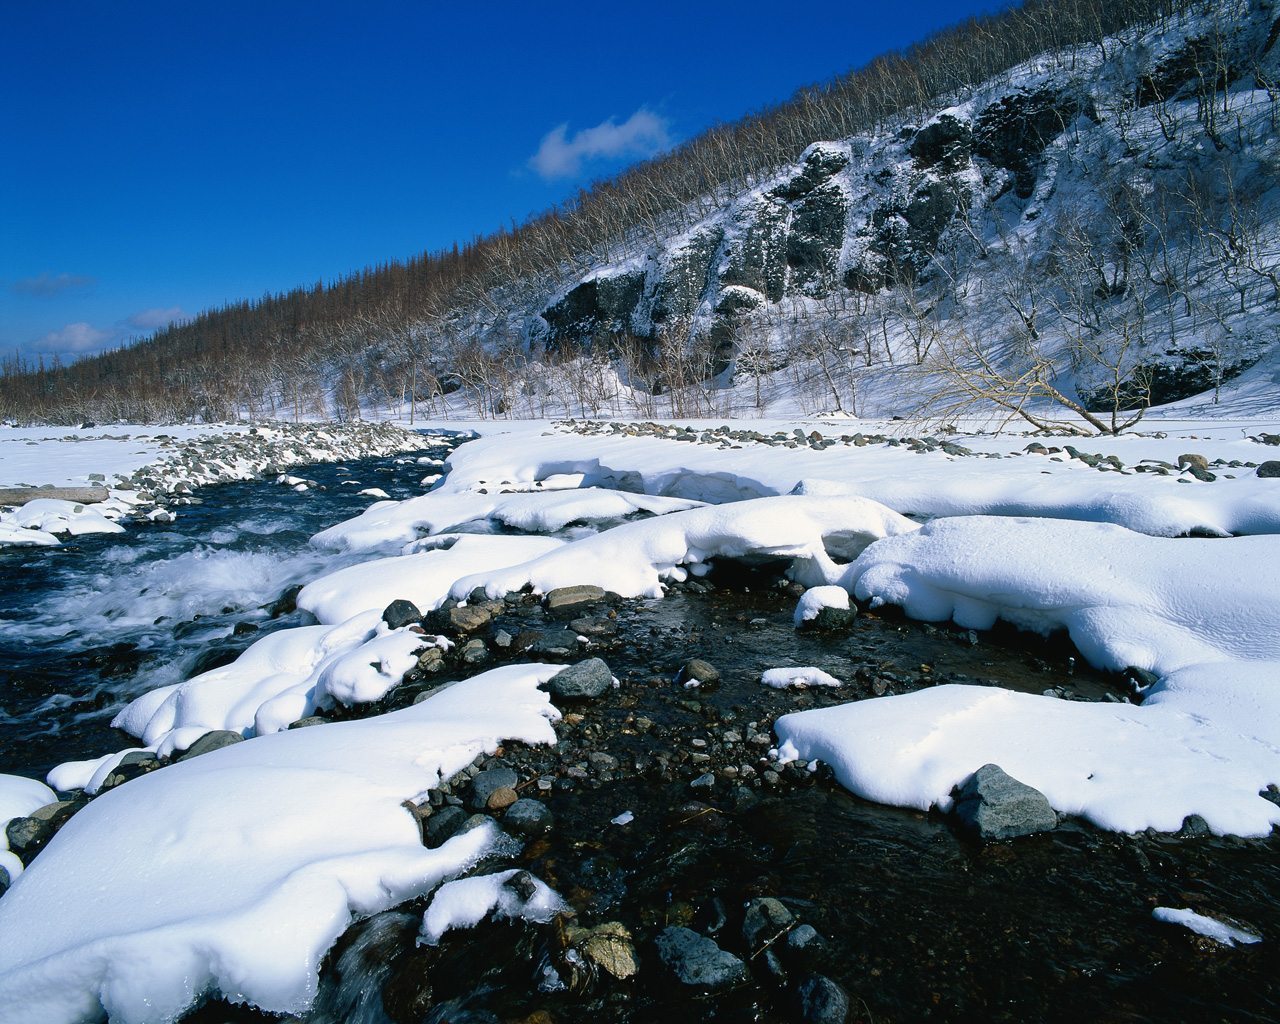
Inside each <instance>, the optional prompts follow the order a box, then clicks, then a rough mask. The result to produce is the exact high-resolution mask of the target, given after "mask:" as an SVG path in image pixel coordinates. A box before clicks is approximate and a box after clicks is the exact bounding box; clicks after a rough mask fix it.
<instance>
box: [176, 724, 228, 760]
mask: <svg viewBox="0 0 1280 1024" xmlns="http://www.w3.org/2000/svg"><path fill="white" fill-rule="evenodd" d="M243 740H244V737H243V736H241V735H240V734H239V733H238V732H232V731H231V730H230V729H214V730H213V731H212V732H207V733H205V734H204V735H203V736H201V737H200V738H199V739H198V740H196V741H195V742H194V743H193V744H191V746H189V747H187V749H186V750H185V751H184V752H183V753H182V755H181V756H180V757H179V758H178V760H179V761H189V760H191V758H193V757H199V756H200V755H201V754H208V753H211V752H212V751H214V750H221V749H222V748H223V747H229V746H231V745H232V744H233V743H241V742H243Z"/></svg>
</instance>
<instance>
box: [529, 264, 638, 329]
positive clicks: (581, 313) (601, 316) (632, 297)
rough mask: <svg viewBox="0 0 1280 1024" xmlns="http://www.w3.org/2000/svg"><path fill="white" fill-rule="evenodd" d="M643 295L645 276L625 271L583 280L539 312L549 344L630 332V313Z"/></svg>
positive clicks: (636, 272)
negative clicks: (548, 328) (545, 328)
mask: <svg viewBox="0 0 1280 1024" xmlns="http://www.w3.org/2000/svg"><path fill="white" fill-rule="evenodd" d="M643 293H644V274H643V273H641V272H639V271H625V272H623V273H618V274H605V275H601V276H599V277H593V278H590V279H589V280H586V281H583V282H582V283H581V284H579V285H577V286H575V287H574V288H572V289H570V290H569V292H568V293H567V294H565V296H564V297H563V298H561V299H560V300H559V301H557V302H554V303H552V304H551V305H550V306H548V307H547V308H546V309H544V310H543V311H542V319H543V320H545V321H546V322H547V325H548V326H549V327H550V332H549V334H548V340H549V342H551V343H552V344H556V343H559V342H561V341H567V340H578V339H583V338H591V337H594V336H596V335H606V334H621V333H623V332H625V331H628V330H629V329H630V325H631V314H632V313H633V312H634V311H635V308H636V305H637V304H638V303H639V301H640V297H641V295H642V294H643Z"/></svg>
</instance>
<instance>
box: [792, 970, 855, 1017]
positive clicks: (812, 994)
mask: <svg viewBox="0 0 1280 1024" xmlns="http://www.w3.org/2000/svg"><path fill="white" fill-rule="evenodd" d="M796 1002H797V1003H798V1008H799V1010H800V1019H801V1020H802V1021H803V1022H804V1024H844V1022H845V1021H846V1020H848V1018H849V995H848V993H846V992H845V990H844V989H842V988H841V987H840V986H839V985H837V984H836V983H835V982H834V981H832V980H831V979H830V978H828V977H826V976H825V975H822V974H814V975H811V976H810V977H808V978H806V979H805V980H804V982H802V983H801V985H800V987H799V988H798V989H797V990H796Z"/></svg>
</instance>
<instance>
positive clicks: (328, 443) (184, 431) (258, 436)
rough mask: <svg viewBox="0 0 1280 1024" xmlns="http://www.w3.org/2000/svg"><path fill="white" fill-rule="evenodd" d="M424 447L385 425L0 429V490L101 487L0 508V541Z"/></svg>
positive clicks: (53, 533)
mask: <svg viewBox="0 0 1280 1024" xmlns="http://www.w3.org/2000/svg"><path fill="white" fill-rule="evenodd" d="M420 447H422V437H421V435H420V434H416V433H414V432H412V431H406V430H404V429H402V428H399V427H397V426H395V425H392V424H385V423H369V422H364V421H355V422H351V423H342V424H339V423H301V424H297V423H274V424H263V425H260V426H242V425H234V426H233V425H229V424H208V425H203V426H176V427H142V426H135V425H128V424H124V425H115V426H110V427H98V426H89V425H86V426H84V427H81V428H57V427H55V428H44V427H0V487H31V488H40V487H43V486H49V487H56V486H67V485H86V484H87V485H99V486H103V487H106V488H108V495H109V496H108V497H107V498H106V500H105V501H102V502H97V503H93V504H85V503H82V502H75V501H66V500H61V499H58V498H37V499H35V500H34V501H30V502H28V503H26V504H24V505H22V506H21V507H18V508H12V509H9V510H7V511H6V510H3V509H0V545H5V544H27V545H41V546H49V545H55V544H57V543H58V540H57V536H58V535H71V536H76V535H80V534H85V533H115V532H119V531H120V530H121V529H122V527H121V526H120V525H119V523H120V521H121V520H123V519H126V518H127V517H129V516H143V517H147V518H151V519H153V520H159V521H166V520H167V519H168V518H169V517H170V516H172V514H173V512H172V508H173V507H174V506H175V505H181V504H183V503H185V502H188V501H190V500H191V498H192V496H193V494H194V491H195V489H196V488H199V487H202V486H205V485H208V484H216V483H228V482H230V481H233V480H249V479H253V478H255V477H258V476H262V475H269V474H274V473H280V472H282V471H283V470H285V469H288V468H289V467H291V466H298V465H304V464H308V463H318V462H338V461H341V460H345V459H356V458H362V457H366V456H372V455H391V454H395V453H398V452H404V451H412V450H415V449H417V448H420Z"/></svg>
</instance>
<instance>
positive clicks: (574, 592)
mask: <svg viewBox="0 0 1280 1024" xmlns="http://www.w3.org/2000/svg"><path fill="white" fill-rule="evenodd" d="M603 600H604V588H603V587H596V586H592V585H591V584H589V583H582V584H579V585H577V586H573V587H557V588H556V589H555V590H553V591H551V592H550V593H549V594H547V599H546V606H547V611H552V612H554V611H559V610H560V609H561V608H573V607H575V606H577V605H580V604H591V603H593V602H595V601H603Z"/></svg>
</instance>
